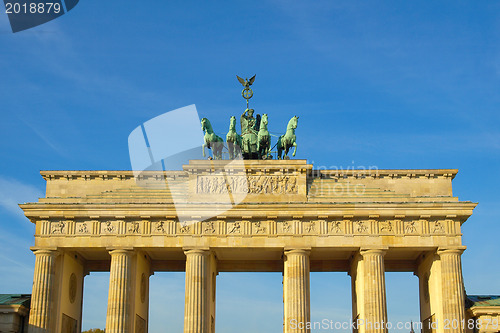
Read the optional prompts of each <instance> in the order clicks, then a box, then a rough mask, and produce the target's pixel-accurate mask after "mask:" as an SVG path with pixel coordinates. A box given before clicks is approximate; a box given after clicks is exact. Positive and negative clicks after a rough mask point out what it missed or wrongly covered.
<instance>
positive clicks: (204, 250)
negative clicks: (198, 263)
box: [183, 247, 211, 256]
mask: <svg viewBox="0 0 500 333" xmlns="http://www.w3.org/2000/svg"><path fill="white" fill-rule="evenodd" d="M183 250H184V254H185V255H186V256H187V255H188V254H201V255H208V254H210V253H211V251H210V249H209V248H208V247H207V248H202V247H195V248H183Z"/></svg>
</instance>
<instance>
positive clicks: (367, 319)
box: [360, 249, 387, 333]
mask: <svg viewBox="0 0 500 333" xmlns="http://www.w3.org/2000/svg"><path fill="white" fill-rule="evenodd" d="M360 253H361V256H362V257H363V270H364V295H363V296H364V318H362V319H363V320H364V324H363V326H364V332H365V333H385V332H387V327H386V324H387V304H386V295H385V268H384V255H385V250H382V249H367V250H361V252H360Z"/></svg>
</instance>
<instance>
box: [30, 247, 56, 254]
mask: <svg viewBox="0 0 500 333" xmlns="http://www.w3.org/2000/svg"><path fill="white" fill-rule="evenodd" d="M31 251H33V254H35V255H40V254H45V255H51V256H58V255H59V254H60V252H59V251H58V250H57V249H55V248H54V249H40V248H31Z"/></svg>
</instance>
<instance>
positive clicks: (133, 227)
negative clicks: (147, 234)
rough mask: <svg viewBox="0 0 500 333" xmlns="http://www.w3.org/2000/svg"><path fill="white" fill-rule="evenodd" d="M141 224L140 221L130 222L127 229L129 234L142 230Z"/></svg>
mask: <svg viewBox="0 0 500 333" xmlns="http://www.w3.org/2000/svg"><path fill="white" fill-rule="evenodd" d="M140 227H141V224H140V223H139V222H128V223H127V231H128V233H129V234H138V233H139V232H140Z"/></svg>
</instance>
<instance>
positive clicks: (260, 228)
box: [252, 221, 267, 234]
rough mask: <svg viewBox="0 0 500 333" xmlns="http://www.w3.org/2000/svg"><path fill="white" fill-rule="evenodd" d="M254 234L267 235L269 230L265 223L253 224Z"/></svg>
mask: <svg viewBox="0 0 500 333" xmlns="http://www.w3.org/2000/svg"><path fill="white" fill-rule="evenodd" d="M252 229H253V230H252V231H253V232H252V233H253V234H264V233H266V230H267V228H266V227H265V225H264V223H263V222H260V221H257V222H254V223H253V228H252Z"/></svg>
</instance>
